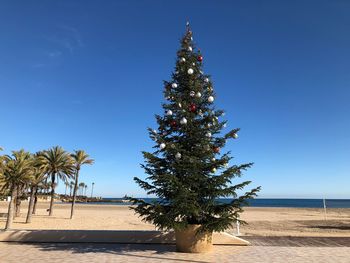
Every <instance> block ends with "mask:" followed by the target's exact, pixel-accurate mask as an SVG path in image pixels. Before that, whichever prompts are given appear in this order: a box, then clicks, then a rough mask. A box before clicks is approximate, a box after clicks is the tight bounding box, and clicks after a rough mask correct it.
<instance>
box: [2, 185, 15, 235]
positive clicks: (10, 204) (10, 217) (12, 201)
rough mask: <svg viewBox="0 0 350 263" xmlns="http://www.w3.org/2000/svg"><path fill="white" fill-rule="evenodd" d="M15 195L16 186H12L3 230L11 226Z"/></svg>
mask: <svg viewBox="0 0 350 263" xmlns="http://www.w3.org/2000/svg"><path fill="white" fill-rule="evenodd" d="M16 195H17V191H16V187H14V186H13V187H12V191H11V201H10V202H9V207H8V213H7V220H6V226H5V230H9V229H11V227H12V222H13V212H14V208H15V199H16Z"/></svg>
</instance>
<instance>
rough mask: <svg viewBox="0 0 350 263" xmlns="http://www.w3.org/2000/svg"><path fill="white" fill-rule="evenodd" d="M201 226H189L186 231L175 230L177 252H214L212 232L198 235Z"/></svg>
mask: <svg viewBox="0 0 350 263" xmlns="http://www.w3.org/2000/svg"><path fill="white" fill-rule="evenodd" d="M199 227H200V225H189V226H188V227H187V228H185V229H181V230H175V237H176V251H177V252H184V253H206V252H210V251H212V250H213V242H212V236H213V233H212V232H203V233H199V234H197V233H196V232H197V229H198V228H199Z"/></svg>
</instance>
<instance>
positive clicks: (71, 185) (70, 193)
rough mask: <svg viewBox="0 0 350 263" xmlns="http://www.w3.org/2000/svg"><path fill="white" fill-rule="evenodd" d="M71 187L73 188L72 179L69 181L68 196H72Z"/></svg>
mask: <svg viewBox="0 0 350 263" xmlns="http://www.w3.org/2000/svg"><path fill="white" fill-rule="evenodd" d="M73 188H74V181H70V183H69V196H70V197H72V193H73V192H72V191H73Z"/></svg>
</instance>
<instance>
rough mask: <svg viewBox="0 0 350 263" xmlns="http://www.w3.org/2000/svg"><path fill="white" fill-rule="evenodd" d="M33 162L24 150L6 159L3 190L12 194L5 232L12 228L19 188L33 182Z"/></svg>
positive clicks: (14, 152)
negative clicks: (7, 190)
mask: <svg viewBox="0 0 350 263" xmlns="http://www.w3.org/2000/svg"><path fill="white" fill-rule="evenodd" d="M32 162H33V160H32V158H31V155H30V153H29V152H26V151H24V150H20V151H13V152H12V156H9V155H7V156H5V157H4V162H3V167H2V179H3V182H4V185H3V186H2V188H5V189H6V188H7V189H9V190H10V194H11V201H10V202H9V206H8V214H7V221H6V226H5V230H8V229H10V228H11V226H12V222H13V212H14V206H15V197H16V196H17V191H18V188H20V187H22V186H23V185H28V183H29V182H30V181H31V180H32V175H33V169H32Z"/></svg>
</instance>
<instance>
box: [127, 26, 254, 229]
mask: <svg viewBox="0 0 350 263" xmlns="http://www.w3.org/2000/svg"><path fill="white" fill-rule="evenodd" d="M202 62H203V56H202V54H201V52H200V50H199V49H196V47H195V44H194V42H193V39H192V32H191V30H190V28H189V25H188V24H187V28H186V33H185V35H184V37H183V38H182V40H181V48H180V50H179V51H178V52H177V61H176V67H175V71H174V73H173V74H172V79H171V81H165V82H164V86H165V89H164V96H165V99H166V101H167V102H166V103H164V104H163V105H162V106H163V108H164V111H165V113H164V116H160V115H156V119H157V123H158V125H159V127H158V130H153V129H149V133H150V137H151V139H152V140H153V141H154V142H155V143H156V145H155V146H154V148H155V151H154V152H152V153H151V152H143V156H144V158H145V164H142V165H141V166H142V167H143V168H144V169H145V172H146V174H147V175H148V177H147V178H146V180H141V179H139V178H136V177H135V178H134V180H135V181H136V182H137V183H138V184H139V185H140V187H142V188H143V189H144V190H146V191H147V194H149V195H155V196H157V197H158V198H157V199H156V200H155V201H152V202H146V201H144V200H140V199H132V201H133V202H134V204H135V205H136V207H133V209H134V210H135V211H136V213H138V214H139V215H140V216H141V217H142V218H143V220H145V221H147V222H151V223H153V224H154V225H155V226H156V227H158V228H159V229H162V230H170V229H182V228H186V227H187V226H188V225H190V224H197V225H201V226H200V228H199V231H209V232H212V231H223V230H225V229H227V228H229V227H231V226H232V224H233V223H235V222H236V220H240V219H239V214H240V213H241V212H243V209H242V205H243V204H246V203H247V200H249V199H251V198H254V197H255V196H256V194H257V192H258V191H259V189H260V188H259V187H258V188H255V189H253V190H251V191H248V192H246V193H245V194H244V195H242V196H239V197H238V195H237V191H238V190H241V189H243V188H244V187H245V186H246V185H248V184H249V183H250V181H245V182H241V183H239V184H236V185H234V184H233V183H232V180H233V179H234V178H236V177H240V176H241V175H242V171H243V170H246V169H247V168H249V167H250V166H251V165H252V163H248V164H242V165H229V161H230V160H231V159H232V158H231V157H230V152H227V153H222V148H223V147H224V146H225V144H226V141H227V140H229V139H231V138H233V139H237V138H238V135H237V133H238V131H239V129H233V130H231V131H229V132H227V133H226V134H223V133H222V132H221V131H222V130H223V129H224V128H225V127H226V121H224V120H221V118H222V116H223V115H224V112H223V111H222V110H217V109H215V107H214V104H213V102H214V100H215V93H214V89H213V83H212V82H211V80H210V76H209V75H206V74H204V73H203V71H202ZM223 198H231V199H230V200H232V201H227V200H225V201H224V200H223ZM241 222H242V221H241ZM242 223H244V222H242Z"/></svg>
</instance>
